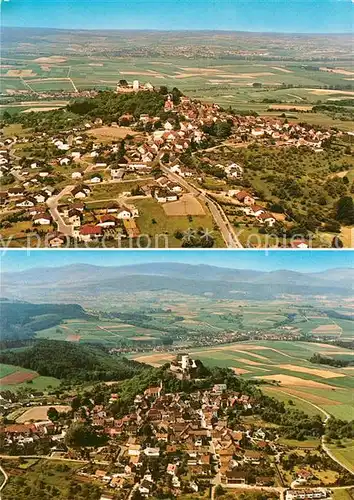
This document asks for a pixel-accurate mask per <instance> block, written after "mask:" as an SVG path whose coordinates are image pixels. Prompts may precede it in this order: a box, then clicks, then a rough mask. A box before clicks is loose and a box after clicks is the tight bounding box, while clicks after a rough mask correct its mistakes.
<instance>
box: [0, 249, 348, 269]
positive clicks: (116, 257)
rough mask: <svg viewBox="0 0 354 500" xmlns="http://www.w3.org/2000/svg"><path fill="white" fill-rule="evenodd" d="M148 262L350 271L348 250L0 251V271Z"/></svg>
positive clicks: (236, 267) (240, 267)
mask: <svg viewBox="0 0 354 500" xmlns="http://www.w3.org/2000/svg"><path fill="white" fill-rule="evenodd" d="M150 262H179V263H185V264H206V265H211V266H218V267H228V268H235V269H254V270H259V271H275V270H279V269H288V270H292V271H300V272H317V271H323V270H326V269H333V268H340V267H342V268H343V267H346V268H348V267H351V268H353V267H354V252H353V251H352V250H348V251H346V250H315V251H314V250H303V251H302V250H301V251H300V250H272V251H267V250H264V251H263V250H241V251H235V250H234V251H232V250H198V249H195V250H57V251H55V250H3V253H2V256H1V271H2V272H9V271H11V272H14V271H22V270H25V269H29V268H33V267H42V268H43V267H58V266H65V265H70V264H93V265H100V266H120V265H131V264H141V263H150Z"/></svg>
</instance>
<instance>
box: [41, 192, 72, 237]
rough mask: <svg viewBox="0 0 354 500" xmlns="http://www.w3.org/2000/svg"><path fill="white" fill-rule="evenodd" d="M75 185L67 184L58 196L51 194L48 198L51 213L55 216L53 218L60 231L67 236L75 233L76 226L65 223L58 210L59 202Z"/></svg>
mask: <svg viewBox="0 0 354 500" xmlns="http://www.w3.org/2000/svg"><path fill="white" fill-rule="evenodd" d="M74 187H75V186H74V185H70V186H66V187H65V188H64V189H62V190H61V191H60V193H59V194H57V195H56V196H51V197H50V198H48V199H47V202H46V203H47V205H48V208H49V212H50V215H51V216H52V217H53V220H54V221H55V222H56V223H57V226H58V231H60V232H61V233H63V234H65V236H71V237H72V236H73V235H74V226H72V225H69V224H65V222H64V219H63V218H62V216H61V215H60V213H59V212H58V203H59V201H60V199H61V198H63V196H66V195H67V194H69V193H71V191H72V190H73V189H74Z"/></svg>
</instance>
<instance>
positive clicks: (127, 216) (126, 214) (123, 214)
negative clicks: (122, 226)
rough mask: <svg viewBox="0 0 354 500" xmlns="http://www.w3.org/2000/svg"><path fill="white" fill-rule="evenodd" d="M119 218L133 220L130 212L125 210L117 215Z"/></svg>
mask: <svg viewBox="0 0 354 500" xmlns="http://www.w3.org/2000/svg"><path fill="white" fill-rule="evenodd" d="M117 218H118V219H124V220H128V219H131V218H132V213H131V212H129V210H126V209H123V210H121V211H119V212H118V213H117Z"/></svg>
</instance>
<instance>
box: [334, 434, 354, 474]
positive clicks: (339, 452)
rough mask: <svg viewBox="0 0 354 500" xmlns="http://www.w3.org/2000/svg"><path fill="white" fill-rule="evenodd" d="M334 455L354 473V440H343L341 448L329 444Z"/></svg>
mask: <svg viewBox="0 0 354 500" xmlns="http://www.w3.org/2000/svg"><path fill="white" fill-rule="evenodd" d="M327 446H328V448H329V449H330V450H331V452H332V453H333V455H334V456H335V457H337V458H338V459H339V460H340V461H341V462H343V463H344V464H345V465H346V466H347V467H349V468H350V469H351V471H352V472H353V473H354V439H352V440H349V439H343V440H342V445H341V447H339V446H337V445H335V444H328V445H327Z"/></svg>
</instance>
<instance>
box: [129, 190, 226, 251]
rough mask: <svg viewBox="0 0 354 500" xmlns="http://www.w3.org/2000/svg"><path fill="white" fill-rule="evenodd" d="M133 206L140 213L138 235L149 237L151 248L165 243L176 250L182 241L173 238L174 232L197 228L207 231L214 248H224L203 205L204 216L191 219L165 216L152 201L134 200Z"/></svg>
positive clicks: (161, 208)
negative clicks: (213, 240)
mask: <svg viewBox="0 0 354 500" xmlns="http://www.w3.org/2000/svg"><path fill="white" fill-rule="evenodd" d="M134 205H135V206H136V207H137V208H138V209H139V213H140V217H139V219H138V221H137V225H138V227H139V229H140V234H144V235H148V236H149V237H150V239H151V246H152V247H155V246H159V247H160V248H161V245H164V242H165V241H166V243H167V244H168V247H171V248H178V247H180V246H181V245H182V241H181V240H180V239H177V238H176V237H175V233H176V231H180V232H186V231H188V230H189V229H191V230H192V231H193V230H194V231H195V230H197V229H199V228H202V229H203V230H204V231H205V230H208V231H209V234H211V236H212V237H213V238H214V239H215V243H214V246H215V247H217V248H223V247H224V246H225V244H224V241H223V239H222V237H221V235H220V233H219V232H218V231H217V230H215V229H214V219H213V218H212V216H211V214H210V212H209V211H208V210H207V209H206V208H205V207H204V206H203V205H201V206H202V208H203V210H204V211H205V215H195V216H194V215H193V216H191V217H188V216H184V215H172V214H171V215H167V214H166V211H165V210H164V208H163V207H162V206H161V204H160V203H158V202H157V201H155V200H153V199H145V200H134ZM168 210H169V209H168ZM162 248H163V247H162Z"/></svg>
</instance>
